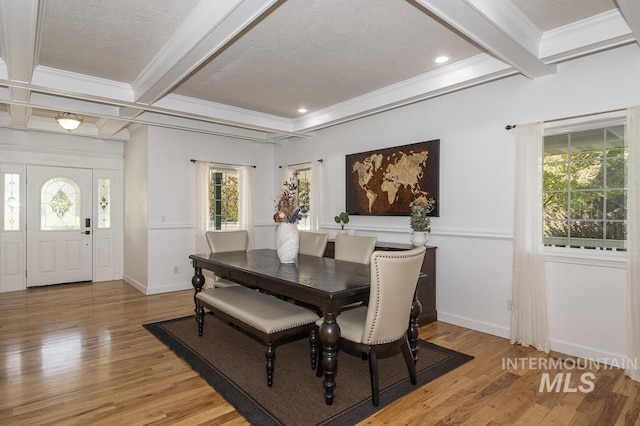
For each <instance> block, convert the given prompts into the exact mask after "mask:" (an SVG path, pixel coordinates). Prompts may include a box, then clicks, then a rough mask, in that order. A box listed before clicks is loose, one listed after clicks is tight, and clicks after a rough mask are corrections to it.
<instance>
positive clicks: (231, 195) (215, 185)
mask: <svg viewBox="0 0 640 426" xmlns="http://www.w3.org/2000/svg"><path fill="white" fill-rule="evenodd" d="M238 181H239V176H238V171H237V170H235V169H224V168H217V167H216V168H214V167H212V168H210V169H209V229H210V230H225V229H228V230H231V229H240V212H239V202H240V187H239V185H238Z"/></svg>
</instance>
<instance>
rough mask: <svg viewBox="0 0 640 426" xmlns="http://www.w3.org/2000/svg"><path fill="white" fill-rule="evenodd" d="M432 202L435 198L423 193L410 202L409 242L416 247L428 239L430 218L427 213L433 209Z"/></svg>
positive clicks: (433, 202)
mask: <svg viewBox="0 0 640 426" xmlns="http://www.w3.org/2000/svg"><path fill="white" fill-rule="evenodd" d="M434 204H435V200H434V199H433V198H430V199H427V197H426V196H424V195H422V196H420V197H418V198H416V199H415V200H413V201H412V202H411V204H410V206H411V220H410V226H411V229H412V233H411V234H412V235H411V242H412V243H413V245H414V246H416V247H418V246H423V245H425V244H426V243H427V241H429V233H430V232H431V218H430V217H429V216H427V215H428V214H429V213H430V212H431V211H432V210H433V207H434Z"/></svg>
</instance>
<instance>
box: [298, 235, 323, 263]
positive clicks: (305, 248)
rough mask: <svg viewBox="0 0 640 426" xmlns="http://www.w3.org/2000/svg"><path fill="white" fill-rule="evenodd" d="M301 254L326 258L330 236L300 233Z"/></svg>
mask: <svg viewBox="0 0 640 426" xmlns="http://www.w3.org/2000/svg"><path fill="white" fill-rule="evenodd" d="M299 235H300V251H299V253H300V254H306V255H309V256H317V257H322V256H324V250H325V248H326V247H327V241H328V240H329V234H327V233H326V232H311V231H300V232H299Z"/></svg>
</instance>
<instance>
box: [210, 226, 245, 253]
mask: <svg viewBox="0 0 640 426" xmlns="http://www.w3.org/2000/svg"><path fill="white" fill-rule="evenodd" d="M206 236H207V243H209V250H211V253H224V252H226V251H246V250H247V245H248V243H249V233H248V232H247V230H246V229H241V230H239V231H209V232H207V233H206Z"/></svg>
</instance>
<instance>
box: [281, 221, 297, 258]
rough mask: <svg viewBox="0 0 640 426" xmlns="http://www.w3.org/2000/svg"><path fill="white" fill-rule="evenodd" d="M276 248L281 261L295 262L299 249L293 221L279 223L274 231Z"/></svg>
mask: <svg viewBox="0 0 640 426" xmlns="http://www.w3.org/2000/svg"><path fill="white" fill-rule="evenodd" d="M276 249H277V251H278V258H280V262H281V263H295V261H296V260H297V259H298V252H299V251H300V235H299V234H298V227H297V226H296V224H295V223H280V224H278V229H277V231H276Z"/></svg>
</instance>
